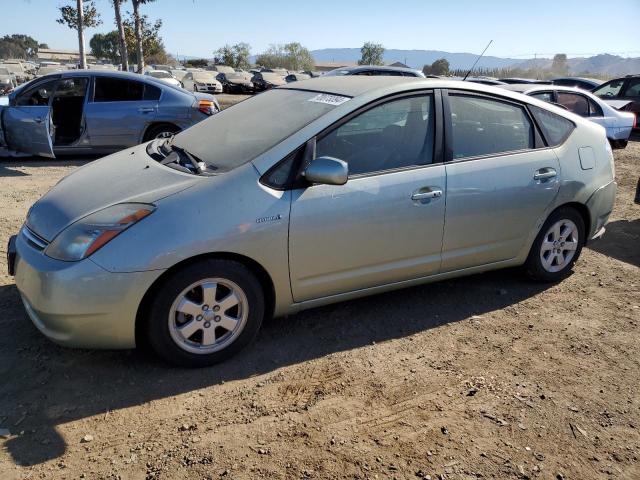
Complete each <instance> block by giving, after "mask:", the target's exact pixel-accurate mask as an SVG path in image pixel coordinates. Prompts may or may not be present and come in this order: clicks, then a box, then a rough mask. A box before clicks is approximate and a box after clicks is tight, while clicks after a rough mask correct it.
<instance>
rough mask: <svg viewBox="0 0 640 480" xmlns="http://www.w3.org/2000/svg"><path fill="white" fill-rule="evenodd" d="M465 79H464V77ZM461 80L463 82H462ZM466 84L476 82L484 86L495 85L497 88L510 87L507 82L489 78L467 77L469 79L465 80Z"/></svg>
mask: <svg viewBox="0 0 640 480" xmlns="http://www.w3.org/2000/svg"><path fill="white" fill-rule="evenodd" d="M462 78H464V77H462ZM462 78H461V80H462ZM465 81H466V82H474V83H481V84H482V85H493V86H494V87H497V86H499V85H508V84H507V83H505V82H501V81H500V80H496V79H495V78H489V77H467V79H466V80H465Z"/></svg>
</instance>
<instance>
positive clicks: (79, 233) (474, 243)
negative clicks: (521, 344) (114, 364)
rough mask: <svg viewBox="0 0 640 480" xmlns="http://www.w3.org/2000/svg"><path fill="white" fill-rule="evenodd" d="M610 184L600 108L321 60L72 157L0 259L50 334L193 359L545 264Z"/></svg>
mask: <svg viewBox="0 0 640 480" xmlns="http://www.w3.org/2000/svg"><path fill="white" fill-rule="evenodd" d="M238 126H241V127H242V128H238ZM615 192H616V183H615V182H614V165H613V155H612V151H611V148H610V146H609V143H608V141H607V138H606V136H605V130H604V128H603V127H602V126H600V125H597V124H594V123H593V122H590V121H588V120H586V119H583V118H581V117H579V116H577V115H574V114H572V113H570V112H568V111H566V110H563V109H561V108H558V107H556V106H554V105H551V104H549V103H545V102H543V101H540V100H537V99H535V98H532V97H528V96H524V95H521V94H519V93H514V92H509V91H506V90H502V89H496V88H494V87H489V86H484V85H478V84H473V83H470V82H455V81H441V80H431V79H430V80H424V79H412V78H402V77H358V76H353V77H326V78H318V79H313V80H308V81H301V82H295V83H292V84H289V85H287V86H285V87H280V88H276V89H274V90H272V91H269V92H266V93H263V94H260V95H257V96H255V97H253V98H251V99H249V100H246V101H243V102H241V103H239V104H237V105H235V106H233V107H231V108H229V109H227V110H224V111H222V112H221V113H219V114H217V115H214V116H212V117H211V118H209V119H208V120H205V121H203V122H201V123H199V124H197V125H195V126H193V127H191V128H189V129H188V130H185V131H184V132H182V133H180V134H177V135H175V136H174V137H172V138H160V139H155V140H153V141H151V142H148V143H145V144H142V145H139V146H137V147H133V148H130V149H128V150H124V151H121V152H119V153H116V154H114V155H111V156H109V157H106V158H104V159H102V160H99V161H96V162H93V163H91V164H88V165H86V166H84V167H82V168H79V169H77V170H76V171H74V172H73V173H72V174H71V175H69V176H68V177H66V178H65V179H63V180H62V181H61V182H60V183H58V184H57V185H56V186H55V187H54V188H53V189H52V190H51V191H49V192H48V193H47V194H46V195H45V196H44V197H42V198H41V199H40V200H39V201H38V202H37V203H36V204H35V205H33V207H32V208H31V209H30V211H29V213H28V216H27V219H26V221H25V224H24V226H23V227H22V229H21V230H20V232H19V234H18V235H17V236H15V237H12V239H11V240H10V245H9V249H8V251H9V257H10V258H9V259H10V261H9V268H10V272H11V273H12V274H14V275H15V281H16V285H17V287H18V290H19V291H20V295H21V297H22V300H23V302H24V307H25V309H26V311H27V313H28V315H29V316H30V317H31V319H32V321H33V323H34V324H35V325H36V326H37V328H38V329H39V330H40V331H41V332H42V333H43V334H45V335H46V336H47V337H49V338H51V339H52V340H53V341H55V342H57V343H60V344H62V345H68V346H74V347H89V348H131V347H134V346H136V345H140V344H148V345H150V346H151V347H152V348H153V349H154V350H155V351H156V352H157V353H158V355H160V356H161V357H163V358H164V359H166V360H167V361H169V362H171V363H174V364H178V365H184V366H204V365H210V364H213V363H215V362H218V361H220V360H222V359H225V358H227V357H229V356H230V355H232V354H234V353H235V352H237V351H238V350H240V349H241V348H242V347H244V346H245V345H247V344H248V343H249V342H250V341H251V340H252V339H253V338H254V337H255V335H256V332H257V331H258V329H259V328H260V325H261V323H262V321H263V319H264V318H265V317H269V316H274V315H275V316H281V315H287V314H291V313H294V312H297V311H300V310H302V309H306V308H310V307H315V306H318V305H324V304H328V303H333V302H339V301H342V300H346V299H351V298H355V297H360V296H364V295H370V294H375V293H378V292H383V291H387V290H391V289H397V288H403V287H407V286H411V285H416V284H419V283H424V282H432V281H436V280H441V279H446V278H451V277H456V276H461V275H468V274H472V273H477V272H482V271H486V270H492V269H498V268H503V267H512V266H519V265H520V266H523V267H524V270H525V271H526V272H527V273H528V274H529V275H530V276H531V277H532V278H533V279H536V280H540V281H546V282H554V281H558V280H560V279H562V278H563V277H564V276H565V275H567V274H568V273H569V271H570V270H571V268H572V267H573V265H574V263H575V262H576V260H577V259H578V256H579V255H580V251H581V249H582V247H583V246H584V245H585V243H586V242H588V241H590V240H592V239H595V238H597V237H599V236H601V235H602V234H603V233H604V226H605V223H606V222H607V219H608V217H609V214H610V213H611V210H612V207H613V203H614V197H615Z"/></svg>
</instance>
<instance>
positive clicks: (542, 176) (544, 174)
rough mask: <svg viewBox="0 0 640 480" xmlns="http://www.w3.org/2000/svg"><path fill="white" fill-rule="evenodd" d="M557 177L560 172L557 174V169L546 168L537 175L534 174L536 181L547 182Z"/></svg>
mask: <svg viewBox="0 0 640 480" xmlns="http://www.w3.org/2000/svg"><path fill="white" fill-rule="evenodd" d="M556 175H558V172H556V170H555V168H551V167H546V168H541V169H540V170H538V171H537V172H536V173H534V174H533V179H534V180H546V179H548V178H553V177H555V176H556Z"/></svg>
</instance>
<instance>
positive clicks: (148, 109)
mask: <svg viewBox="0 0 640 480" xmlns="http://www.w3.org/2000/svg"><path fill="white" fill-rule="evenodd" d="M138 111H139V112H140V113H151V112H155V111H156V109H155V108H153V107H140V108H139V109H138Z"/></svg>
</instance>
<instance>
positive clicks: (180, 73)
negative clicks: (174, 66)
mask: <svg viewBox="0 0 640 480" xmlns="http://www.w3.org/2000/svg"><path fill="white" fill-rule="evenodd" d="M187 73H188V72H187V71H186V70H171V75H173V78H175V79H176V80H178V81H179V82H181V83H182V79H183V78H184V76H185V75H186V74H187Z"/></svg>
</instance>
